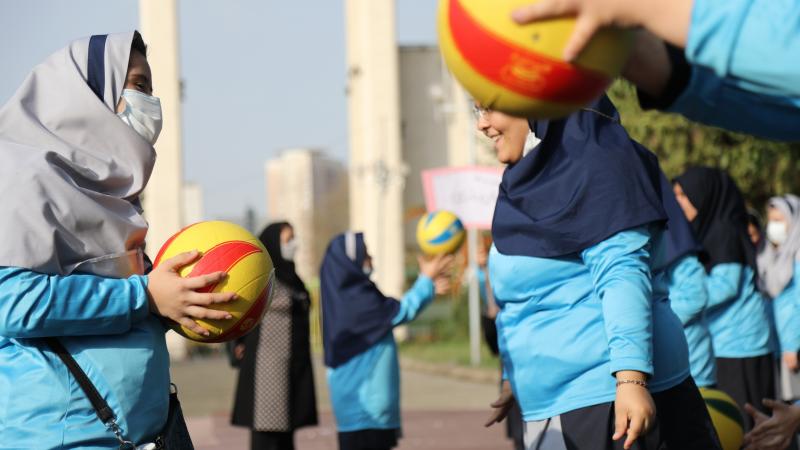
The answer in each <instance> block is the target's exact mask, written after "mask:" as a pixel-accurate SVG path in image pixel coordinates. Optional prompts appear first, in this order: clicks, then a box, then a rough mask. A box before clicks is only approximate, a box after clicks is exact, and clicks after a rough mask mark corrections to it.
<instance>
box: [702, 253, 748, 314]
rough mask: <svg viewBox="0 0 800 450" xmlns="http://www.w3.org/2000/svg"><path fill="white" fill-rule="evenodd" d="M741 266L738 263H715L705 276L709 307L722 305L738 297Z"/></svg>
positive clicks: (741, 272) (741, 273)
mask: <svg viewBox="0 0 800 450" xmlns="http://www.w3.org/2000/svg"><path fill="white" fill-rule="evenodd" d="M742 275H743V267H742V265H741V264H739V263H725V264H717V265H716V266H714V268H713V269H711V273H710V274H708V275H707V276H706V292H707V293H708V306H709V308H711V307H715V306H720V305H723V304H725V303H727V302H731V301H734V300H736V299H737V298H739V283H740V281H741V279H742Z"/></svg>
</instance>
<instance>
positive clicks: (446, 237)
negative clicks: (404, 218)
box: [417, 211, 466, 255]
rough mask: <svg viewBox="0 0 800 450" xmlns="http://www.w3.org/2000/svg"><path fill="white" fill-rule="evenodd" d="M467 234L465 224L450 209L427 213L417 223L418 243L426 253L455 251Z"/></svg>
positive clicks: (434, 253)
mask: <svg viewBox="0 0 800 450" xmlns="http://www.w3.org/2000/svg"><path fill="white" fill-rule="evenodd" d="M465 236H466V232H465V231H464V225H463V224H462V223H461V220H459V218H458V217H456V215H455V214H453V213H451V212H450V211H434V212H431V213H428V214H425V215H424V216H422V218H421V219H419V222H418V223H417V244H419V248H420V249H421V250H422V252H423V253H425V254H426V255H440V254H445V253H455V252H456V251H457V250H458V249H459V247H461V244H463V243H464V238H465Z"/></svg>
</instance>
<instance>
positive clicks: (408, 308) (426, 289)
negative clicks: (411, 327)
mask: <svg viewBox="0 0 800 450" xmlns="http://www.w3.org/2000/svg"><path fill="white" fill-rule="evenodd" d="M435 295H436V291H435V289H434V286H433V280H431V279H430V278H428V277H427V276H425V275H422V274H420V276H419V277H418V278H417V281H416V282H414V286H411V289H409V290H408V292H406V294H405V295H404V296H403V299H402V300H401V301H400V309H399V310H398V311H397V314H395V316H394V319H392V325H394V326H397V325H401V324H404V323H406V322H410V321H412V320H414V319H416V317H417V316H418V315H419V313H421V312H422V310H423V309H425V307H426V306H428V304H429V303H430V302H431V300H433V298H434V297H435Z"/></svg>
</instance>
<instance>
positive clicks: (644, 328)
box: [581, 227, 653, 375]
mask: <svg viewBox="0 0 800 450" xmlns="http://www.w3.org/2000/svg"><path fill="white" fill-rule="evenodd" d="M649 244H650V233H649V232H648V231H647V229H646V228H643V227H640V228H635V229H631V230H627V231H623V232H620V233H617V234H615V235H614V236H612V237H610V238H608V239H606V240H605V241H603V242H601V243H599V244H597V245H595V246H593V247H590V248H588V249H586V250H584V251H583V252H582V253H581V257H582V258H583V262H584V264H586V266H587V267H588V268H589V270H590V272H591V275H592V280H593V283H594V290H595V292H596V293H597V295H598V296H599V297H600V300H601V301H602V303H603V320H604V322H605V329H606V336H607V339H608V348H609V352H610V356H611V373H612V374H613V373H615V372H618V371H620V370H636V371H639V372H644V373H647V374H650V375H652V374H653V320H652V316H653V306H652V298H651V297H652V289H653V288H652V283H651V280H650V252H649Z"/></svg>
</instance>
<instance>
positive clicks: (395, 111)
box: [345, 0, 406, 296]
mask: <svg viewBox="0 0 800 450" xmlns="http://www.w3.org/2000/svg"><path fill="white" fill-rule="evenodd" d="M345 9H346V11H345V14H346V21H347V26H346V29H347V64H348V75H349V77H348V93H349V96H348V106H349V126H350V226H351V227H352V228H353V229H354V230H358V231H363V232H364V234H365V237H366V243H367V247H368V250H369V252H370V254H371V255H372V256H373V257H374V258H375V269H376V270H375V275H374V279H375V281H376V283H377V284H378V286H379V287H380V288H381V290H382V291H383V292H384V293H385V294H387V295H392V296H399V295H401V294H402V289H403V281H404V279H403V278H404V242H403V241H404V238H403V216H402V214H403V186H404V183H405V172H406V169H405V165H404V164H403V160H402V154H401V145H400V92H399V80H398V78H399V74H398V52H397V42H396V37H395V2H394V0H347V1H346V3H345Z"/></svg>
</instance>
